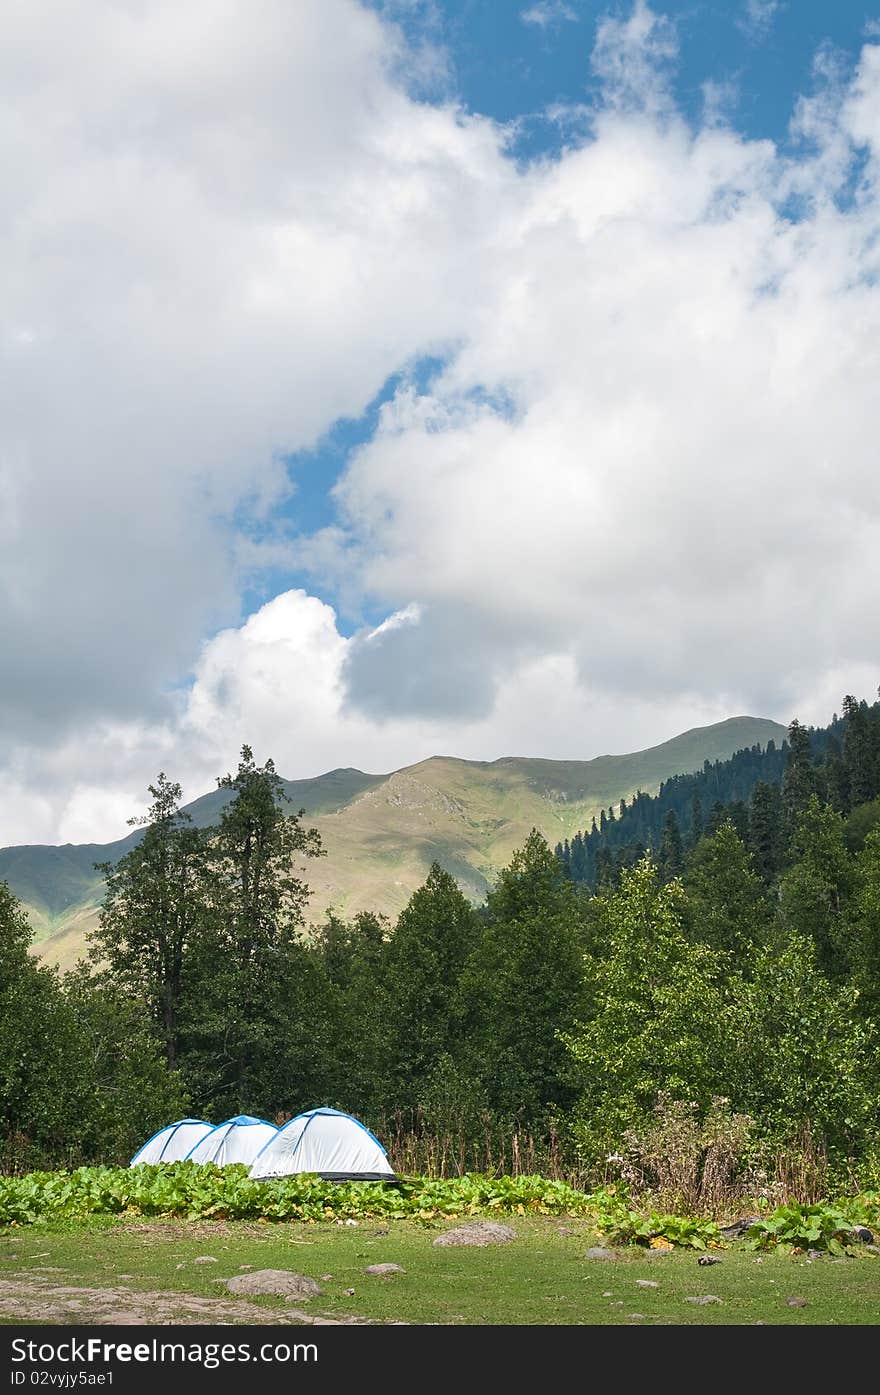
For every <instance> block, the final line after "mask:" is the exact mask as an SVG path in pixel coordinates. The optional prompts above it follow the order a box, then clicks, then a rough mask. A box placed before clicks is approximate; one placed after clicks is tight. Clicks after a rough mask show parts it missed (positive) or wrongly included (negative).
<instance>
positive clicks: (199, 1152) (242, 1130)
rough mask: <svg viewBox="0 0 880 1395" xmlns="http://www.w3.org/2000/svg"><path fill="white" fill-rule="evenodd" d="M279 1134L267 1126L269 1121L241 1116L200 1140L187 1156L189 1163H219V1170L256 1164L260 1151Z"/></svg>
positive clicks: (218, 1126) (273, 1126)
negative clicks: (237, 1165)
mask: <svg viewBox="0 0 880 1395" xmlns="http://www.w3.org/2000/svg"><path fill="white" fill-rule="evenodd" d="M277 1132H278V1130H277V1128H276V1127H275V1125H274V1124H269V1123H267V1122H266V1120H265V1119H255V1118H254V1117H253V1115H252V1114H237V1115H236V1116H235V1118H234V1119H225V1120H224V1121H223V1123H222V1124H217V1125H216V1126H215V1127H214V1128H212V1129H211V1131H210V1133H206V1134H205V1135H204V1137H202V1138H200V1139H198V1141H197V1142H196V1143H194V1144H193V1146H192V1148H190V1150H189V1152H188V1153H187V1155H186V1157H187V1161H188V1162H197V1163H215V1164H216V1165H217V1167H223V1166H224V1165H225V1164H226V1163H252V1162H253V1160H254V1158H255V1157H256V1156H257V1154H258V1153H259V1151H260V1149H261V1148H263V1147H264V1146H265V1145H266V1144H267V1143H269V1142H270V1141H271V1140H272V1139H273V1138H274V1137H275V1135H276V1133H277Z"/></svg>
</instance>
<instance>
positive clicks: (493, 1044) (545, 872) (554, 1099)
mask: <svg viewBox="0 0 880 1395" xmlns="http://www.w3.org/2000/svg"><path fill="white" fill-rule="evenodd" d="M583 938H584V927H583V924H582V918H581V915H580V912H579V903H578V899H577V897H576V895H575V892H574V888H573V887H572V886H571V884H570V883H568V882H566V881H565V880H564V878H563V877H562V876H561V875H560V871H559V866H558V863H557V862H556V859H555V858H554V857H553V854H552V853H551V852H550V849H549V848H548V847H547V844H546V843H545V841H544V839H543V838H542V837H541V835H540V834H539V833H538V832H537V831H536V830H534V829H533V830H532V832H531V833H530V834H529V837H528V839H527V840H526V842H525V845H524V846H523V847H522V848H521V849H520V850H519V851H518V852H516V853H514V855H513V858H512V860H511V862H510V864H509V866H507V867H506V868H505V869H504V870H503V871H502V872H501V874H500V876H499V878H498V882H497V884H496V886H495V887H494V889H493V890H492V891H491V892H490V893H489V896H488V898H487V916H486V921H485V924H484V926H483V931H482V935H481V938H480V940H479V943H478V944H477V946H476V948H475V949H474V951H473V953H472V955H471V956H470V958H469V960H468V962H467V965H466V967H465V971H464V973H463V975H462V1010H463V1014H464V1021H463V1033H462V1042H463V1044H464V1049H465V1050H466V1053H467V1061H466V1064H467V1066H468V1069H469V1073H470V1074H471V1075H472V1076H475V1077H477V1078H480V1079H481V1080H482V1082H483V1085H484V1088H485V1090H486V1093H487V1096H488V1099H489V1102H490V1104H491V1106H492V1108H493V1109H495V1110H496V1111H498V1112H499V1113H500V1114H502V1115H503V1116H505V1117H507V1118H509V1119H511V1118H516V1119H519V1120H523V1121H525V1122H528V1123H530V1124H535V1123H537V1122H538V1121H539V1120H540V1118H541V1116H542V1114H543V1112H544V1111H545V1109H546V1108H547V1107H549V1106H550V1105H552V1104H562V1103H564V1102H565V1100H566V1099H567V1098H568V1086H567V1084H566V1078H567V1069H566V1062H567V1053H566V1050H565V1047H564V1046H563V1044H562V1041H561V1039H560V1032H564V1031H565V1030H566V1029H567V1028H568V1027H570V1026H571V1025H572V1024H573V1021H574V1015H575V1012H576V1008H577V1005H578V1003H579V1001H580V994H581V985H582V980H583V972H582V961H583V948H582V945H583Z"/></svg>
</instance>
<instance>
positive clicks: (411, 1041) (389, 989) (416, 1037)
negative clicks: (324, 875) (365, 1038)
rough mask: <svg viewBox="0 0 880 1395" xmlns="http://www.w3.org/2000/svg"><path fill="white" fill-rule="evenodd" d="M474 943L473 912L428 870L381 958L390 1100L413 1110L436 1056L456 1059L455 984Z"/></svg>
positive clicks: (440, 873)
mask: <svg viewBox="0 0 880 1395" xmlns="http://www.w3.org/2000/svg"><path fill="white" fill-rule="evenodd" d="M477 939H478V931H477V921H476V916H475V914H474V911H473V908H472V906H471V904H470V902H469V901H468V900H467V897H465V896H464V895H463V894H462V892H461V891H460V890H459V887H458V883H457V882H456V881H455V878H454V877H451V876H450V875H449V873H448V872H445V871H444V870H443V868H442V867H440V865H439V864H438V863H436V862H435V863H434V864H433V866H432V867H431V870H430V872H429V873H428V879H427V881H426V882H425V884H424V886H422V887H420V888H419V890H418V891H416V892H414V893H413V895H412V896H411V897H410V900H409V901H408V903H407V905H406V907H405V908H404V910H403V911H401V913H400V916H399V917H398V920H397V924H396V926H395V928H394V933H393V935H392V936H391V939H390V940H389V942H388V944H387V946H386V950H385V956H384V978H385V991H386V994H387V1001H388V1006H389V1020H388V1023H387V1033H386V1039H387V1055H388V1062H387V1066H388V1080H389V1089H388V1096H387V1097H388V1099H392V1100H394V1102H395V1106H396V1107H398V1108H405V1109H406V1108H413V1107H414V1106H415V1105H416V1104H417V1102H418V1099H419V1094H420V1089H421V1087H422V1085H423V1084H424V1082H425V1081H426V1080H427V1078H428V1077H429V1076H430V1075H431V1073H432V1071H433V1070H434V1069H435V1067H436V1066H437V1064H438V1062H439V1060H440V1058H441V1056H443V1055H444V1054H448V1055H450V1056H451V1057H455V1056H456V1055H457V1054H458V1036H459V1030H460V1017H459V1013H458V1008H459V1002H458V994H459V979H460V978H461V974H462V970H463V968H464V964H465V961H466V960H467V958H468V956H469V955H470V954H471V952H472V951H473V950H474V948H475V946H476V943H477Z"/></svg>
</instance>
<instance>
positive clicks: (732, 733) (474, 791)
mask: <svg viewBox="0 0 880 1395" xmlns="http://www.w3.org/2000/svg"><path fill="white" fill-rule="evenodd" d="M785 736H786V730H785V728H784V727H782V726H780V725H779V724H778V723H776V722H771V721H767V720H765V719H763V718H756V717H732V718H730V719H729V720H727V721H725V722H719V723H717V724H715V725H714V726H709V727H697V728H694V729H693V730H692V731H687V732H684V733H683V734H682V735H681V736H676V737H674V738H673V739H672V740H671V741H665V742H663V744H662V745H660V746H654V747H652V748H650V749H649V750H647V751H638V752H635V753H632V754H629V755H620V756H599V757H597V758H596V759H594V760H588V761H556V760H537V759H528V758H524V757H504V758H502V759H501V760H496V761H488V762H487V761H466V760H458V759H456V758H454V757H451V756H434V757H432V758H431V759H430V760H426V761H421V762H420V763H419V764H417V765H412V766H407V767H405V768H404V769H402V770H397V771H394V772H392V773H391V774H390V775H366V774H364V773H363V772H362V771H359V770H352V769H345V770H333V771H330V772H329V773H328V774H326V775H321V776H319V777H317V778H315V779H311V780H296V781H287V782H285V788H286V792H287V794H288V795H289V797H290V799H291V807H292V808H294V809H300V808H304V809H305V811H306V815H307V817H308V821H309V822H310V823H314V824H315V826H316V827H317V828H318V829H319V830H320V833H321V836H322V839H323V842H324V846H325V848H326V849H327V856H326V857H324V858H321V859H319V860H317V861H315V862H314V863H313V864H311V865H310V866H309V868H308V881H309V884H310V886H311V888H312V899H311V903H310V917H311V919H312V920H313V921H319V920H321V919H322V918H323V915H324V912H325V911H326V909H327V907H328V906H333V907H334V908H335V909H336V910H337V911H340V912H342V913H343V914H353V913H354V912H355V911H358V910H362V909H369V910H375V911H380V912H382V913H384V914H386V915H388V916H396V915H397V913H398V912H399V911H400V910H401V909H402V907H403V906H404V905H405V904H406V902H407V900H408V899H409V897H410V896H411V894H412V892H413V891H414V890H415V889H416V888H417V887H418V886H420V885H421V883H422V882H423V881H424V879H425V876H426V874H427V872H428V869H429V867H430V865H431V863H432V862H433V861H434V860H435V859H436V860H437V861H439V862H440V863H441V864H442V865H443V866H444V867H446V868H447V869H448V870H449V871H450V872H452V873H453V875H454V876H455V877H456V878H457V879H458V881H459V882H460V883H461V885H462V887H463V888H464V889H465V891H466V892H467V893H468V894H469V895H471V896H472V897H474V899H478V898H481V897H482V896H483V895H484V894H485V892H486V890H487V888H488V886H489V885H490V884H491V882H492V880H493V878H494V877H495V875H496V874H497V872H498V871H499V869H500V868H501V867H503V866H504V864H505V863H506V862H507V861H508V859H509V857H510V854H511V853H512V852H513V850H514V849H515V848H516V847H518V846H519V845H520V844H521V843H522V842H523V841H524V840H525V838H526V836H527V834H528V833H529V831H530V829H532V828H533V827H537V828H539V829H540V830H541V832H542V833H544V835H545V836H546V837H547V839H548V840H549V841H550V842H551V843H556V842H558V841H559V840H561V839H563V838H565V837H568V836H570V835H572V834H573V833H574V832H575V831H576V830H577V829H579V828H584V827H589V824H590V820H591V819H592V817H593V815H594V814H596V815H598V813H599V811H600V809H602V808H606V809H607V807H608V805H609V804H617V803H618V802H619V800H621V799H629V798H630V797H631V796H632V795H633V794H635V792H636V791H637V790H639V789H641V790H644V791H645V792H646V793H654V792H655V791H656V790H657V788H658V787H659V785H660V783H661V781H663V780H665V779H668V777H669V776H671V775H677V774H685V773H688V772H691V771H694V770H699V769H701V768H702V765H703V762H704V761H706V760H708V761H715V760H724V759H726V758H727V757H728V756H731V755H732V754H733V753H734V751H737V750H741V749H742V748H743V747H747V746H754V745H757V744H760V745H762V746H764V745H766V744H767V742H768V741H769V740H771V739H772V740H774V741H776V742H777V744H778V743H779V742H780V741H782V740H784V738H785ZM228 797H229V796H228V795H227V793H226V792H225V791H220V790H215V791H213V792H211V793H209V794H206V795H203V796H202V797H201V798H199V799H196V800H195V801H194V802H193V803H192V804H190V805H189V806H188V810H189V813H190V814H191V816H192V818H193V819H194V821H195V822H196V823H197V824H198V825H200V826H203V827H204V826H208V825H210V824H211V823H213V822H215V821H216V819H217V818H218V816H219V813H220V810H221V809H222V807H223V804H224V802H225V800H226V799H227V798H228ZM138 836H139V834H138V833H137V831H135V832H134V833H131V834H129V835H128V836H127V837H125V838H122V839H119V840H118V841H117V842H115V843H109V844H103V845H100V844H85V845H82V846H73V845H70V844H68V845H66V846H64V847H12V848H3V849H0V878H4V879H5V880H7V881H8V882H9V885H10V887H11V888H12V890H13V891H14V893H15V894H16V896H18V897H19V898H20V900H21V901H22V902H23V903H24V905H25V907H26V909H27V912H28V916H29V918H30V921H31V924H32V925H33V927H34V940H35V948H36V950H37V952H38V953H39V954H41V955H42V956H44V957H45V958H46V959H47V960H49V961H51V962H53V963H58V964H61V965H62V966H63V967H68V966H70V965H71V964H72V963H73V962H74V961H75V960H76V958H77V957H78V956H79V955H80V954H81V953H82V951H83V947H84V943H85V936H86V934H87V931H88V929H89V927H90V926H91V925H93V924H94V923H95V921H96V919H97V915H98V908H99V906H100V898H101V887H102V883H101V879H100V877H99V876H98V874H97V873H96V872H95V870H94V863H95V862H98V861H101V862H102V861H115V860H116V859H117V858H118V857H120V856H121V855H122V854H123V853H124V852H125V851H126V850H127V849H128V848H129V847H130V846H131V844H132V841H133V840H134V839H136V838H137V837H138Z"/></svg>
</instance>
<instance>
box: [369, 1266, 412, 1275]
mask: <svg viewBox="0 0 880 1395" xmlns="http://www.w3.org/2000/svg"><path fill="white" fill-rule="evenodd" d="M364 1273H365V1274H374V1275H376V1276H377V1277H378V1278H383V1277H384V1276H385V1275H386V1274H405V1273H406V1270H405V1269H404V1267H403V1265H402V1264H368V1265H367V1267H366V1269H365V1270H364Z"/></svg>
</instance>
